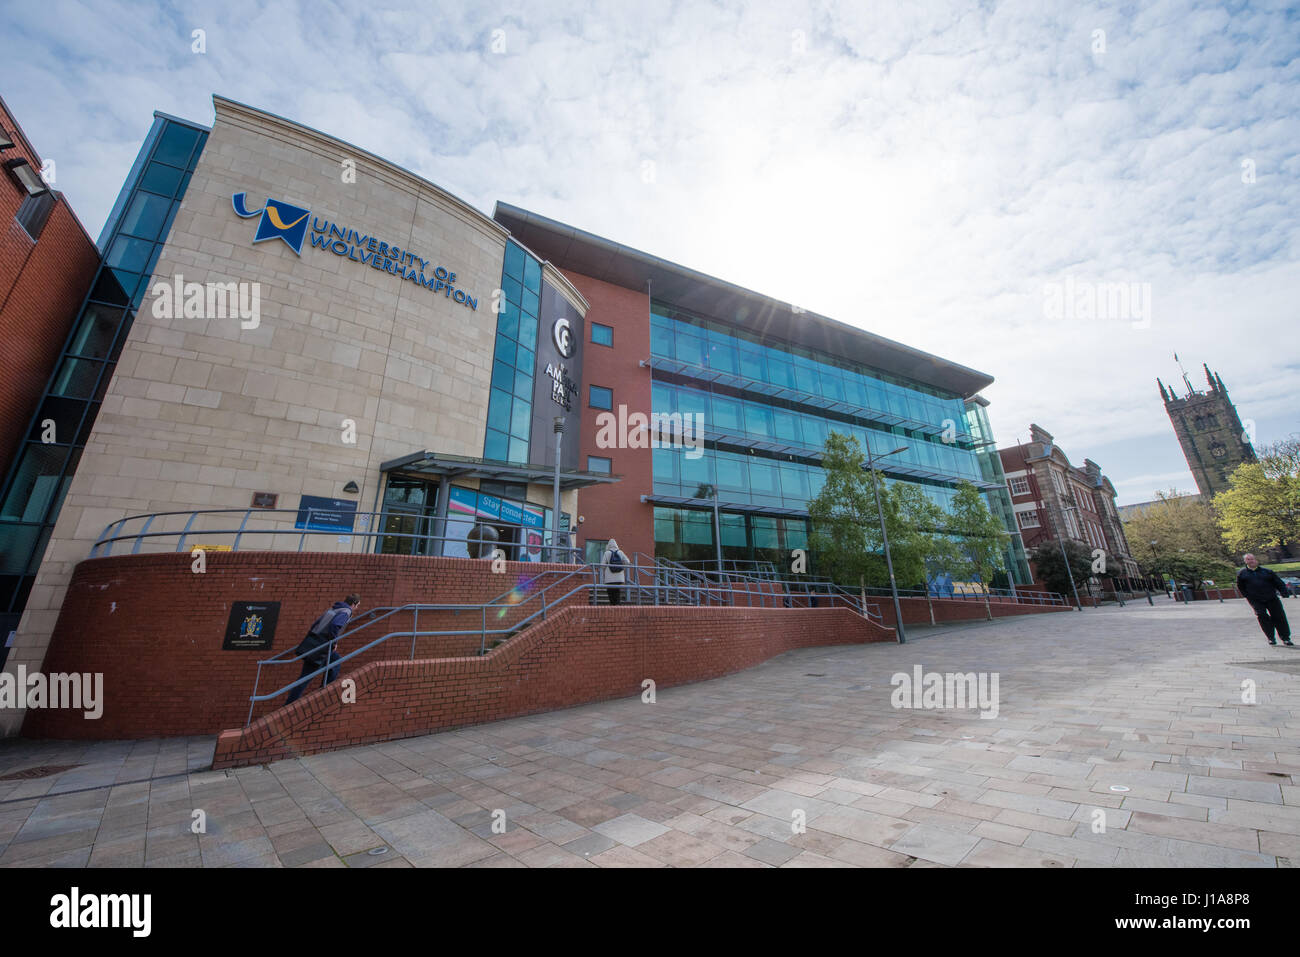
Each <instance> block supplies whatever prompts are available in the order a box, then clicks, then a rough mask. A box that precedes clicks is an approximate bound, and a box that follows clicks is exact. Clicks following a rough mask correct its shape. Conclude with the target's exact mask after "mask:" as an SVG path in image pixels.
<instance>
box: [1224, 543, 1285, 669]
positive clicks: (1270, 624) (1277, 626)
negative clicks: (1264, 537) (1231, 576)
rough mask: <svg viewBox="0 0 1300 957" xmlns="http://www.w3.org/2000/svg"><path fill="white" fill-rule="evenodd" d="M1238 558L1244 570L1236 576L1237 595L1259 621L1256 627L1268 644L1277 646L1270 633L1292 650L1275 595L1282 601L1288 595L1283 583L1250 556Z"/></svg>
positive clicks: (1283, 613) (1280, 604) (1280, 606)
mask: <svg viewBox="0 0 1300 957" xmlns="http://www.w3.org/2000/svg"><path fill="white" fill-rule="evenodd" d="M1242 558H1243V559H1244V560H1245V562H1246V567H1245V568H1243V569H1242V570H1241V571H1239V572H1237V591H1239V592H1241V594H1242V597H1243V598H1245V599H1246V601H1248V602H1250V607H1251V608H1253V609H1254V610H1255V617H1256V618H1258V619H1259V627H1260V628H1262V629H1263V630H1264V636H1265V637H1266V638H1268V643H1269V644H1270V645H1276V644H1277V642H1276V641H1274V640H1273V632H1274V631H1276V632H1277V635H1278V637H1279V638H1281V639H1282V644H1284V645H1286V646H1287V647H1288V648H1294V647H1295V645H1293V644H1291V626H1290V625H1289V624H1288V623H1287V620H1286V612H1284V611H1283V610H1282V602H1281V600H1280V599H1279V598H1278V596H1279V595H1281V596H1282V597H1283V598H1286V597H1288V596H1289V595H1290V594H1291V593H1290V591H1289V590H1288V589H1287V587H1286V582H1284V581H1282V579H1280V578H1278V576H1277V573H1276V572H1273V571H1271V570H1269V569H1267V568H1265V567H1264V566H1263V565H1261V564H1260V563H1259V560H1258V559H1257V558H1255V556H1254V555H1243V556H1242Z"/></svg>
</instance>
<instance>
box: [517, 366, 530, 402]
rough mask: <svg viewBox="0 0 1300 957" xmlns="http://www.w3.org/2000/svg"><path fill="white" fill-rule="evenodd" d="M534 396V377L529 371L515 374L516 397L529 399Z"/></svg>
mask: <svg viewBox="0 0 1300 957" xmlns="http://www.w3.org/2000/svg"><path fill="white" fill-rule="evenodd" d="M532 394H533V376H532V373H531V372H529V371H519V372H516V373H515V395H517V396H519V398H521V399H527V398H528V397H529V396H531V395H532Z"/></svg>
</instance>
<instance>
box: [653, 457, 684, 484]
mask: <svg viewBox="0 0 1300 957" xmlns="http://www.w3.org/2000/svg"><path fill="white" fill-rule="evenodd" d="M653 462H654V477H655V481H656V482H672V483H674V484H675V483H677V482H678V481H679V480H680V476H679V474H678V470H677V450H676V449H655V450H654V452H653Z"/></svg>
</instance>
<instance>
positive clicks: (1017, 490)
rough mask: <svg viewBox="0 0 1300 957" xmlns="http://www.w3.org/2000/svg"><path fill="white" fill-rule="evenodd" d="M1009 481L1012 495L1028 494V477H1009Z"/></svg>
mask: <svg viewBox="0 0 1300 957" xmlns="http://www.w3.org/2000/svg"><path fill="white" fill-rule="evenodd" d="M1009 481H1010V483H1011V494H1012V495H1028V494H1029V479H1027V478H1021V477H1018V478H1013V479H1010V480H1009Z"/></svg>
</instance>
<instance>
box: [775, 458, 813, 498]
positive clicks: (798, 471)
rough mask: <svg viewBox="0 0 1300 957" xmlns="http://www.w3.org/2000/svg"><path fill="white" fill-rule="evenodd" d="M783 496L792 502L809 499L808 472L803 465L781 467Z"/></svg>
mask: <svg viewBox="0 0 1300 957" xmlns="http://www.w3.org/2000/svg"><path fill="white" fill-rule="evenodd" d="M781 494H782V495H784V496H785V497H786V498H787V499H791V500H792V501H796V502H798V501H804V500H806V499H807V498H808V470H807V469H806V468H804V467H803V466H802V465H795V464H789V465H782V466H781Z"/></svg>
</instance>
